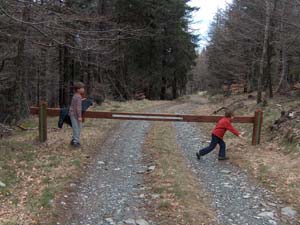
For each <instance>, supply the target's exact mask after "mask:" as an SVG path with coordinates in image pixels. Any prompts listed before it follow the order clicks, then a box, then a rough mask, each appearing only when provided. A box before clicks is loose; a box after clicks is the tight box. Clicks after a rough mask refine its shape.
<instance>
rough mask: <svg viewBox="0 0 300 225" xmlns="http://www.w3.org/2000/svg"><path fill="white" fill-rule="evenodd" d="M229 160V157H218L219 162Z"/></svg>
mask: <svg viewBox="0 0 300 225" xmlns="http://www.w3.org/2000/svg"><path fill="white" fill-rule="evenodd" d="M228 159H229V157H221V156H219V160H220V161H225V160H228Z"/></svg>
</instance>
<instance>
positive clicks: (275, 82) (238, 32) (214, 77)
mask: <svg viewBox="0 0 300 225" xmlns="http://www.w3.org/2000/svg"><path fill="white" fill-rule="evenodd" d="M299 15H300V1H296V0H295V1H291V0H263V1H262V0H234V1H233V2H232V4H230V5H228V7H227V9H226V10H219V11H218V13H217V15H216V16H215V18H214V22H213V23H212V24H211V27H210V32H209V38H208V39H209V40H208V46H207V47H206V48H205V49H204V50H203V51H202V52H201V54H200V55H199V57H198V59H197V62H198V63H197V66H196V67H195V68H194V70H195V74H196V75H197V76H196V79H197V80H198V82H196V83H195V84H194V86H193V87H194V88H195V89H197V88H201V89H207V88H209V89H219V88H220V87H222V85H231V84H236V83H238V84H244V89H245V91H247V92H251V91H258V94H257V103H260V102H262V101H264V100H266V99H268V98H272V97H273V96H274V95H276V94H287V93H289V91H290V90H291V89H293V88H294V89H299V78H300V61H299V57H300V47H299V46H300V17H299ZM199 82H200V83H199Z"/></svg>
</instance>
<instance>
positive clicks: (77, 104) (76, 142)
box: [69, 82, 85, 147]
mask: <svg viewBox="0 0 300 225" xmlns="http://www.w3.org/2000/svg"><path fill="white" fill-rule="evenodd" d="M74 91H75V94H74V96H73V98H72V102H71V106H70V111H69V116H70V118H71V122H72V128H73V138H72V141H71V145H73V146H74V147H80V132H81V129H82V95H83V94H84V91H85V90H84V84H83V83H82V82H78V83H76V84H75V85H74Z"/></svg>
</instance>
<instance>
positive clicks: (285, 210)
mask: <svg viewBox="0 0 300 225" xmlns="http://www.w3.org/2000/svg"><path fill="white" fill-rule="evenodd" d="M281 214H282V215H284V216H287V217H289V218H295V217H296V215H297V212H296V211H295V210H294V209H293V208H292V207H285V208H282V209H281Z"/></svg>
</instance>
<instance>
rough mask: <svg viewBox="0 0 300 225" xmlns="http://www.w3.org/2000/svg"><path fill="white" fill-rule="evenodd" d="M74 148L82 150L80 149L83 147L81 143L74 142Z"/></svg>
mask: <svg viewBox="0 0 300 225" xmlns="http://www.w3.org/2000/svg"><path fill="white" fill-rule="evenodd" d="M73 147H75V148H80V147H81V145H80V143H76V142H74V144H73Z"/></svg>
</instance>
